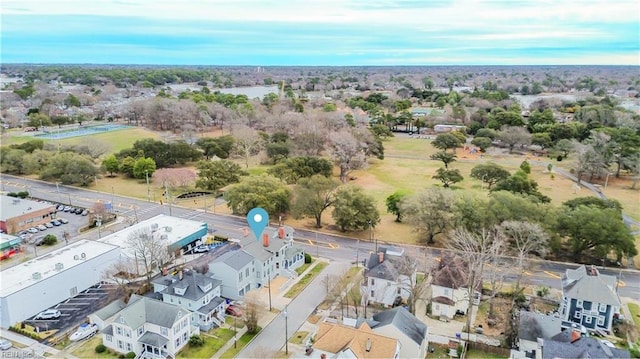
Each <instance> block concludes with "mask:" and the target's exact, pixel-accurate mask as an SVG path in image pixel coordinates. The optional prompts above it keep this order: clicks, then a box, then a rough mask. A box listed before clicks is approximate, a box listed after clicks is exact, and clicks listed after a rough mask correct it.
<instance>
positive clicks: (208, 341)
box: [178, 328, 233, 358]
mask: <svg viewBox="0 0 640 359" xmlns="http://www.w3.org/2000/svg"><path fill="white" fill-rule="evenodd" d="M200 336H201V337H202V339H204V345H203V346H201V347H191V346H190V345H188V344H187V346H186V347H184V349H182V351H181V352H180V353H178V358H211V357H212V356H213V355H214V354H215V353H217V352H218V350H220V348H222V346H223V345H225V343H226V342H228V341H229V340H230V339H231V338H233V330H231V329H225V328H216V329H213V330H210V331H208V332H206V333H200Z"/></svg>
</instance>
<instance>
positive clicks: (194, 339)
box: [189, 335, 204, 347]
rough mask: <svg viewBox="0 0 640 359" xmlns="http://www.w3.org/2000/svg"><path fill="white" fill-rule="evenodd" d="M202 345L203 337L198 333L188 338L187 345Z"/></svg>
mask: <svg viewBox="0 0 640 359" xmlns="http://www.w3.org/2000/svg"><path fill="white" fill-rule="evenodd" d="M203 345H204V339H202V337H201V336H199V335H192V336H191V338H189V346H190V347H201V346H203Z"/></svg>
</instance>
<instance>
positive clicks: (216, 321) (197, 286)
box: [152, 270, 225, 331]
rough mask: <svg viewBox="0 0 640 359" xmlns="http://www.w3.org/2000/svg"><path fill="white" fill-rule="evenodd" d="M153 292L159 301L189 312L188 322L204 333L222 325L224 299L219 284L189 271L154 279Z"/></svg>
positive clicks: (215, 280)
mask: <svg viewBox="0 0 640 359" xmlns="http://www.w3.org/2000/svg"><path fill="white" fill-rule="evenodd" d="M152 282H153V291H154V292H155V293H157V294H158V295H159V296H161V297H162V301H163V302H165V303H170V304H177V305H179V306H182V307H184V308H186V309H188V310H190V311H192V312H193V316H192V323H194V325H195V324H197V325H199V326H200V330H202V331H207V330H209V329H211V328H212V327H213V326H218V327H221V326H222V323H223V322H224V310H225V307H224V303H225V301H224V299H222V298H221V297H220V296H221V292H220V285H221V284H222V282H221V281H220V280H218V279H214V278H211V277H209V276H207V275H204V274H200V273H197V272H195V271H193V270H184V271H182V272H179V273H178V274H177V275H171V274H169V275H165V276H161V277H158V278H156V279H154V280H153V281H152Z"/></svg>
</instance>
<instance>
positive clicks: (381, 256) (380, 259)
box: [378, 252, 384, 263]
mask: <svg viewBox="0 0 640 359" xmlns="http://www.w3.org/2000/svg"><path fill="white" fill-rule="evenodd" d="M382 262H384V252H378V263H382Z"/></svg>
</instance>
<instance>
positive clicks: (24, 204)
mask: <svg viewBox="0 0 640 359" xmlns="http://www.w3.org/2000/svg"><path fill="white" fill-rule="evenodd" d="M0 208H2V211H0V221H3V222H6V221H7V220H8V219H10V218H13V217H17V216H21V215H23V214H26V213H29V212H34V211H39V210H43V209H47V208H49V209H51V212H53V213H55V212H56V207H55V205H53V204H51V203H48V202H38V201H33V200H30V199H23V198H15V197H9V196H0Z"/></svg>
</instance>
